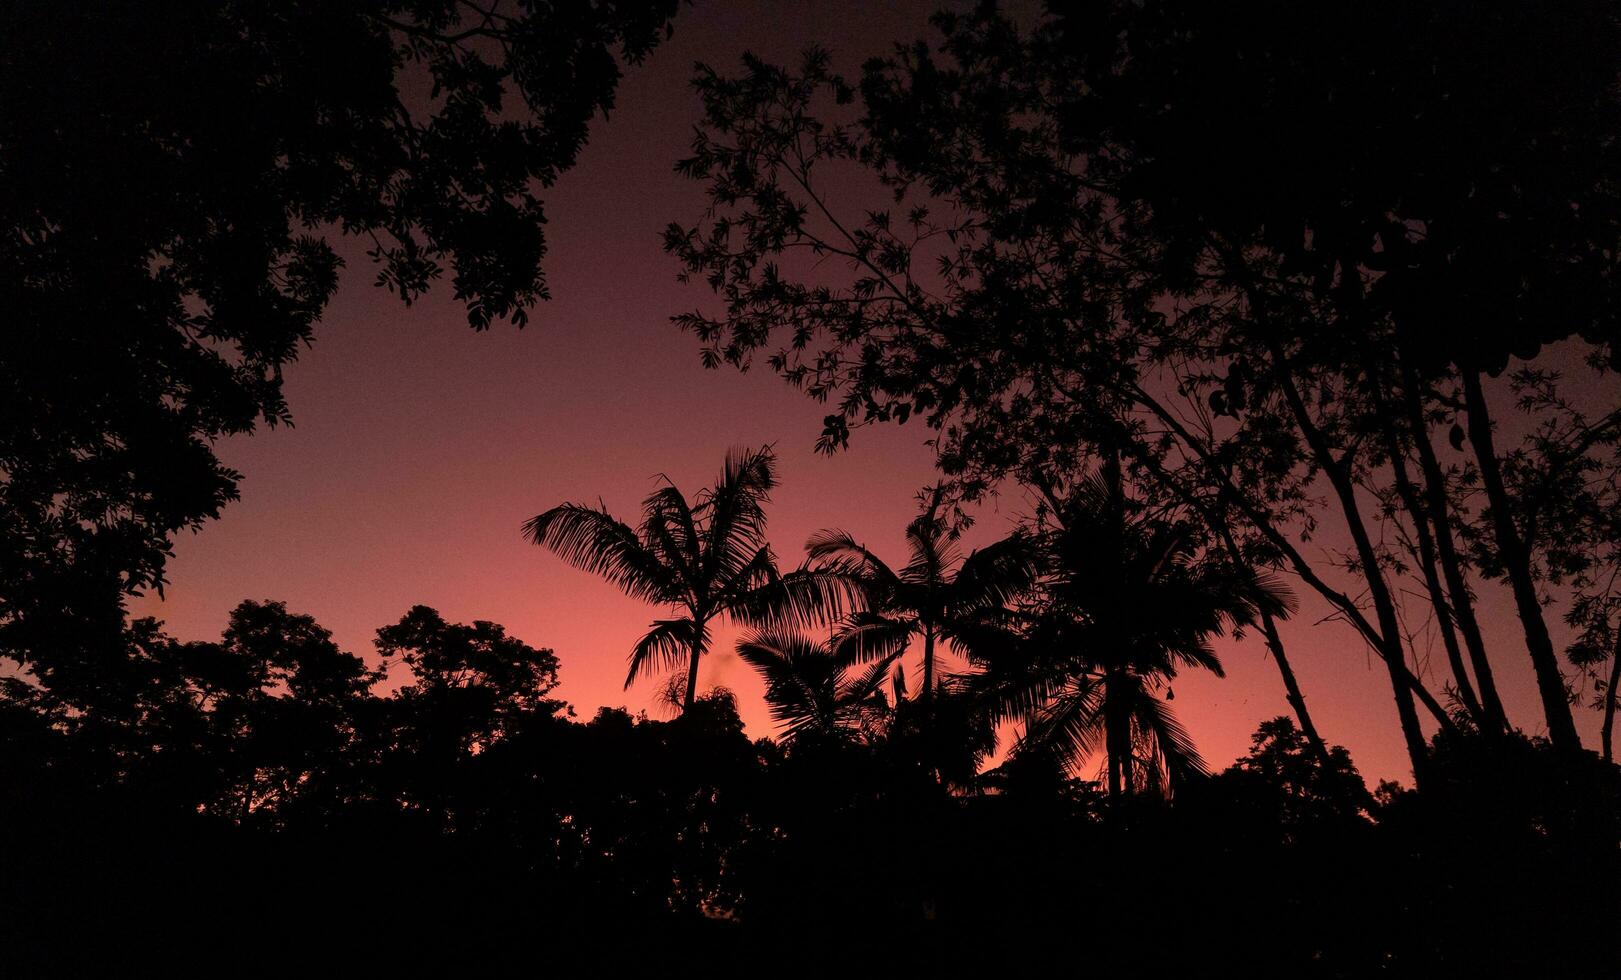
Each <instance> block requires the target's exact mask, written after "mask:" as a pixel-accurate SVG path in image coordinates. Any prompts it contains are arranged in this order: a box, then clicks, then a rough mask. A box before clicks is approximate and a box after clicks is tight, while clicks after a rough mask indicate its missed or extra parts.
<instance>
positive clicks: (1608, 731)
mask: <svg viewBox="0 0 1621 980" xmlns="http://www.w3.org/2000/svg"><path fill="white" fill-rule="evenodd" d="M1617 684H1621V626H1617V627H1616V630H1615V651H1614V652H1613V653H1612V654H1611V655H1610V683H1609V684H1607V685H1605V688H1604V730H1603V731H1602V732H1600V733H1599V738H1600V739H1602V740H1603V742H1604V746H1603V751H1604V761H1605V762H1613V761H1615V757H1614V756H1613V755H1612V754H1611V744H1610V736H1611V735H1612V734H1614V732H1615V697H1616V695H1615V686H1616V685H1617Z"/></svg>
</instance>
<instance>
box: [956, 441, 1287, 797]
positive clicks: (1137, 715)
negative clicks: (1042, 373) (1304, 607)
mask: <svg viewBox="0 0 1621 980" xmlns="http://www.w3.org/2000/svg"><path fill="white" fill-rule="evenodd" d="M1049 503H1051V504H1052V505H1053V520H1054V522H1055V524H1056V527H1055V528H1054V530H1053V532H1052V533H1051V534H1050V535H1049V536H1048V540H1047V544H1048V557H1049V559H1050V562H1051V568H1050V570H1049V575H1048V577H1047V579H1046V581H1045V582H1044V591H1045V596H1044V598H1045V600H1046V602H1045V604H1044V606H1043V607H1042V608H1041V609H1040V611H1039V613H1038V614H1037V615H1036V616H1035V617H1034V618H1033V621H1032V622H1031V623H1030V624H1029V628H1028V629H1027V631H1026V634H1025V637H1024V641H1025V642H1024V643H1023V644H1021V645H1020V646H1019V648H1018V650H1017V652H1014V653H1012V654H1011V655H1010V653H1009V652H1008V651H1005V650H1004V651H1001V652H1000V653H999V655H998V656H997V657H994V658H992V659H991V661H990V664H989V666H990V670H989V671H988V673H987V676H986V686H987V687H988V688H989V690H990V692H991V694H992V703H993V704H994V705H995V710H996V712H997V715H998V718H999V720H1012V719H1022V720H1023V721H1024V722H1025V733H1024V735H1023V736H1022V737H1021V739H1020V742H1019V745H1018V747H1017V751H1019V752H1041V753H1051V754H1053V755H1054V756H1056V757H1057V758H1059V759H1061V760H1062V761H1064V762H1065V763H1066V764H1068V765H1069V766H1070V767H1071V768H1074V767H1075V766H1076V765H1078V764H1080V763H1081V762H1082V761H1083V760H1084V759H1086V758H1089V757H1090V756H1091V755H1092V754H1093V753H1095V752H1096V750H1097V749H1098V748H1100V747H1101V748H1102V749H1103V750H1104V755H1105V759H1106V767H1107V778H1108V789H1109V795H1110V798H1111V800H1114V801H1115V802H1116V803H1117V804H1118V802H1119V800H1120V799H1121V798H1122V797H1123V796H1129V795H1131V794H1132V793H1135V792H1137V791H1138V790H1146V791H1149V792H1153V793H1158V794H1161V795H1169V794H1170V793H1171V792H1172V791H1173V790H1174V788H1175V786H1176V785H1177V784H1178V783H1180V782H1182V781H1183V780H1185V779H1186V778H1188V777H1189V776H1192V775H1195V774H1202V773H1204V772H1205V771H1206V770H1205V765H1204V761H1203V760H1202V759H1201V758H1200V757H1199V753H1198V751H1197V749H1196V748H1195V747H1194V745H1193V741H1192V739H1191V738H1190V737H1189V736H1188V733H1187V731H1186V730H1185V729H1184V728H1183V727H1182V725H1181V724H1180V723H1179V722H1178V721H1177V719H1176V715H1175V713H1174V712H1173V711H1172V710H1171V707H1170V704H1169V703H1168V702H1169V701H1170V700H1171V699H1172V698H1173V697H1174V694H1173V693H1172V691H1171V682H1172V681H1173V680H1174V679H1175V678H1176V676H1177V672H1178V671H1179V670H1180V669H1185V668H1197V669H1202V670H1208V671H1210V672H1211V673H1213V674H1215V675H1216V676H1218V677H1220V676H1223V672H1222V667H1221V661H1220V660H1219V659H1217V657H1216V654H1215V652H1214V651H1213V650H1211V648H1210V643H1209V641H1210V639H1211V638H1212V637H1213V636H1216V635H1218V634H1220V633H1221V632H1223V631H1224V630H1225V629H1227V628H1231V627H1235V626H1240V625H1249V624H1252V623H1253V622H1254V621H1255V620H1257V619H1258V618H1259V617H1260V615H1261V613H1262V612H1263V611H1265V612H1267V613H1269V614H1271V615H1273V616H1276V617H1282V616H1284V615H1286V614H1287V613H1288V612H1289V610H1290V609H1292V608H1293V600H1292V597H1291V596H1290V595H1289V594H1288V593H1287V591H1286V590H1284V589H1282V588H1281V587H1280V586H1279V585H1277V584H1276V583H1274V582H1272V581H1270V580H1269V579H1267V578H1265V577H1263V576H1260V575H1257V574H1256V573H1255V572H1253V571H1252V570H1250V569H1247V568H1243V567H1240V566H1237V565H1234V564H1232V563H1230V562H1228V561H1225V560H1218V559H1217V558H1215V557H1214V556H1213V555H1212V554H1209V553H1205V552H1204V551H1203V549H1201V547H1200V544H1199V537H1198V533H1197V529H1196V527H1195V526H1194V525H1192V524H1188V523H1183V522H1180V521H1176V520H1172V519H1166V518H1159V517H1146V516H1143V515H1141V514H1140V513H1138V510H1139V509H1138V508H1137V507H1136V505H1134V504H1133V503H1132V502H1131V501H1129V500H1127V498H1126V495H1125V492H1124V488H1123V486H1122V480H1121V476H1120V471H1119V467H1118V466H1117V465H1105V466H1104V467H1102V469H1101V470H1100V471H1099V472H1097V473H1094V474H1092V475H1091V476H1090V477H1088V478H1086V479H1085V480H1082V481H1080V482H1079V483H1078V484H1077V485H1076V486H1075V487H1074V488H1073V489H1072V490H1071V491H1070V493H1069V494H1068V496H1067V497H1066V498H1065V499H1062V500H1059V499H1057V498H1052V497H1049Z"/></svg>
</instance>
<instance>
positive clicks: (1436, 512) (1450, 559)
mask: <svg viewBox="0 0 1621 980" xmlns="http://www.w3.org/2000/svg"><path fill="white" fill-rule="evenodd" d="M1402 379H1403V385H1402V387H1403V389H1404V394H1403V399H1404V401H1405V402H1406V405H1407V421H1408V424H1409V425H1410V426H1412V429H1413V445H1414V446H1415V447H1416V448H1417V449H1418V463H1419V466H1420V468H1421V469H1422V470H1423V473H1424V497H1425V502H1426V503H1427V505H1428V507H1429V511H1430V524H1431V525H1432V526H1433V527H1434V529H1435V553H1436V557H1437V558H1438V559H1439V560H1440V564H1441V574H1442V576H1443V577H1445V579H1446V587H1447V598H1448V608H1449V610H1450V611H1451V613H1452V621H1453V622H1454V623H1455V624H1456V625H1457V627H1458V632H1459V633H1460V634H1461V635H1462V636H1463V644H1464V647H1465V649H1467V650H1468V651H1469V666H1471V667H1473V668H1474V671H1475V689H1476V691H1477V692H1478V694H1479V696H1480V707H1481V710H1482V711H1483V712H1484V713H1485V715H1486V717H1487V718H1488V719H1489V720H1490V721H1491V729H1490V730H1495V731H1498V732H1506V731H1508V729H1509V724H1508V713H1507V712H1506V711H1505V710H1503V700H1502V698H1501V697H1500V696H1499V695H1498V693H1497V680H1496V678H1495V677H1494V676H1493V674H1492V663H1491V660H1490V658H1488V657H1487V656H1486V641H1485V638H1484V637H1482V636H1481V633H1480V623H1479V622H1478V621H1477V620H1476V619H1475V603H1474V600H1473V599H1472V598H1471V597H1470V594H1469V582H1468V581H1467V580H1466V579H1465V578H1464V576H1463V564H1462V562H1461V561H1459V559H1458V550H1457V546H1456V545H1455V544H1454V543H1453V540H1452V521H1451V518H1450V517H1449V516H1448V513H1447V491H1446V475H1445V474H1444V473H1442V472H1441V462H1440V460H1438V459H1436V456H1435V447H1434V446H1432V445H1431V444H1430V436H1429V429H1428V427H1427V426H1426V425H1425V423H1424V409H1423V405H1422V403H1421V402H1420V401H1419V394H1418V378H1417V377H1416V376H1415V375H1414V373H1413V370H1412V368H1411V367H1409V366H1407V365H1405V364H1404V365H1403V367H1402Z"/></svg>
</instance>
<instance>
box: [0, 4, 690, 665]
mask: <svg viewBox="0 0 1621 980" xmlns="http://www.w3.org/2000/svg"><path fill="white" fill-rule="evenodd" d="M677 4H678V0H655V2H633V3H618V2H614V0H601V2H581V3H567V4H535V5H531V4H520V5H517V6H516V7H513V8H508V10H507V11H505V12H502V11H500V10H498V9H497V8H496V7H494V6H489V7H486V6H483V5H480V4H477V3H471V2H462V0H420V2H419V0H356V2H340V3H327V2H309V3H304V2H293V3H279V4H274V5H261V4H247V5H233V4H217V3H208V2H182V3H173V4H163V5H160V6H156V7H154V6H153V5H151V4H145V3H132V2H120V3H112V4H91V3H79V2H69V3H48V4H30V5H23V6H17V7H12V8H10V9H9V10H8V12H7V14H6V16H5V18H4V19H5V30H3V31H0V89H3V90H4V92H5V93H6V95H5V98H4V99H0V172H3V173H4V174H5V180H4V189H3V190H0V263H3V264H4V265H5V267H6V268H7V269H8V274H7V275H6V276H5V279H4V284H3V285H0V305H3V306H4V307H5V309H6V311H7V314H6V315H7V329H6V330H5V331H4V332H3V333H4V336H3V337H0V420H3V421H0V508H3V509H4V511H5V513H6V515H7V519H6V521H5V526H4V530H0V651H3V652H5V653H6V654H7V655H8V656H13V657H15V658H18V659H22V660H24V661H33V660H35V659H38V658H42V657H48V658H50V659H51V661H52V662H51V663H49V664H42V665H38V666H37V667H36V669H46V670H62V671H69V670H73V669H78V668H76V667H75V664H76V663H77V662H78V661H81V660H84V661H89V663H90V664H91V666H86V667H84V668H83V669H86V670H93V669H97V668H96V667H94V666H93V665H94V663H95V661H96V660H97V659H98V657H97V655H96V654H95V653H94V652H91V651H90V650H88V649H87V648H93V647H94V646H96V645H97V644H98V643H101V644H107V643H114V642H116V640H115V637H116V633H117V623H118V618H119V602H120V600H121V599H122V597H123V596H124V595H125V594H127V593H129V592H132V591H138V590H142V589H148V588H161V587H162V584H163V570H164V563H165V559H166V558H167V556H168V553H169V547H170V541H171V540H172V538H173V535H174V534H175V533H176V532H177V531H180V530H181V529H184V528H195V527H197V526H198V525H199V524H200V523H202V522H203V521H206V520H207V519H209V518H212V517H214V516H216V515H217V514H218V513H219V510H220V508H221V507H222V506H224V505H225V504H226V503H227V502H229V501H230V500H232V499H234V498H235V496H236V487H237V481H238V479H239V475H238V474H237V473H234V472H232V471H231V470H230V469H229V468H228V467H226V466H224V465H223V464H222V463H221V462H220V461H219V459H218V458H217V457H216V456H215V454H214V451H213V442H214V441H215V440H216V439H218V438H220V437H222V436H226V435H230V434H233V433H241V432H246V431H249V430H251V429H252V428H254V426H255V425H256V424H258V423H260V422H265V423H269V424H273V425H274V424H281V423H286V422H288V421H290V419H291V414H290V409H289V406H288V405H287V404H286V401H285V400H284V398H283V397H282V371H283V369H284V368H285V367H286V365H287V364H288V363H289V362H291V361H292V360H294V359H295V358H296V357H297V355H298V352H299V350H300V349H301V348H302V347H303V346H305V345H307V344H309V343H310V342H311V340H312V338H313V335H314V330H315V327H316V324H317V323H318V321H319V320H320V317H321V314H322V311H323V310H324V309H325V308H326V305H327V303H328V301H329V300H330V299H331V297H332V295H333V292H334V290H335V289H336V287H337V284H338V280H339V272H340V267H341V266H342V264H343V263H342V260H341V258H340V254H339V249H338V247H337V243H338V241H339V239H350V240H353V241H354V242H356V243H363V246H364V248H365V251H366V254H367V256H368V258H369V259H370V262H371V265H372V267H373V269H374V271H375V281H376V283H377V285H378V286H380V287H383V288H384V289H386V290H388V291H389V292H391V293H393V294H394V295H395V296H397V297H398V298H399V299H400V300H402V301H404V302H406V303H409V302H411V301H412V300H413V299H415V298H416V297H418V296H420V295H421V294H422V293H423V292H425V291H426V290H428V289H429V288H430V287H431V286H432V285H433V284H434V283H435V282H436V281H438V280H440V279H443V278H449V279H450V280H451V288H452V290H453V291H454V293H455V295H456V298H457V299H459V300H461V301H462V303H463V305H464V306H465V308H466V313H467V321H468V323H469V324H470V325H471V326H473V327H474V328H475V329H480V330H482V329H485V328H487V327H489V326H490V325H491V324H492V323H494V322H496V321H497V320H501V319H507V320H510V321H512V322H514V323H516V324H517V325H519V326H521V325H523V323H524V322H525V321H526V320H527V318H528V316H529V312H530V310H531V309H532V308H533V306H534V305H535V304H536V302H538V301H539V300H542V299H544V298H545V297H546V280H545V276H544V272H543V269H542V265H541V259H542V258H543V256H544V254H545V249H546V241H545V237H544V233H543V225H544V221H545V213H544V210H543V203H542V200H541V197H540V195H541V193H542V191H543V189H544V188H545V186H547V185H549V184H550V183H551V182H552V181H554V180H555V179H556V178H557V176H558V174H559V173H561V172H562V171H564V170H566V169H567V168H568V167H569V166H570V165H571V164H572V163H573V162H574V160H575V159H576V157H577V156H578V154H579V152H580V149H581V147H582V146H583V145H584V142H585V138H586V131H587V127H588V125H589V123H590V121H591V120H592V119H593V118H594V117H595V116H596V115H597V114H598V113H599V112H604V111H606V110H607V109H609V108H610V107H611V106H612V105H613V95H614V89H615V87H616V85H617V83H618V81H619V78H620V75H621V71H622V65H623V64H624V63H626V62H630V63H634V62H636V61H639V60H640V59H641V58H642V57H643V56H644V55H646V54H647V52H648V51H649V50H650V49H651V48H652V47H653V46H654V45H655V44H656V43H657V42H658V41H659V40H660V39H662V38H663V37H664V36H665V35H666V34H667V32H668V31H669V29H670V23H671V17H672V16H673V15H674V13H675V11H676V8H677Z"/></svg>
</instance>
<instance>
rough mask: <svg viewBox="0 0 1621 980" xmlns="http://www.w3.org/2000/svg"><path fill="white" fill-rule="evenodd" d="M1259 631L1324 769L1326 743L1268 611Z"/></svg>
mask: <svg viewBox="0 0 1621 980" xmlns="http://www.w3.org/2000/svg"><path fill="white" fill-rule="evenodd" d="M1261 632H1262V633H1264V634H1265V635H1266V647H1267V649H1268V650H1269V651H1271V653H1272V662H1273V663H1275V664H1277V665H1278V673H1279V674H1281V675H1283V691H1284V695H1285V696H1286V697H1287V698H1288V699H1289V707H1291V708H1293V709H1294V712H1295V717H1296V718H1298V719H1300V731H1301V733H1302V734H1304V735H1305V736H1306V742H1307V744H1309V745H1310V746H1311V754H1312V755H1314V756H1316V757H1317V763H1318V764H1319V765H1321V766H1322V767H1323V769H1324V770H1325V771H1326V770H1327V769H1328V766H1329V760H1328V745H1327V743H1325V742H1324V741H1323V737H1322V736H1321V735H1319V734H1317V726H1316V725H1314V724H1312V720H1311V713H1310V712H1308V711H1307V710H1306V696H1305V695H1304V694H1302V693H1301V692H1300V682H1299V681H1298V680H1296V679H1295V671H1294V668H1293V667H1292V666H1290V664H1289V658H1288V656H1286V655H1285V654H1284V652H1283V637H1282V636H1280V635H1278V624H1277V623H1276V622H1274V621H1273V619H1272V614H1271V613H1269V612H1264V611H1263V612H1262V613H1261Z"/></svg>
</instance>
